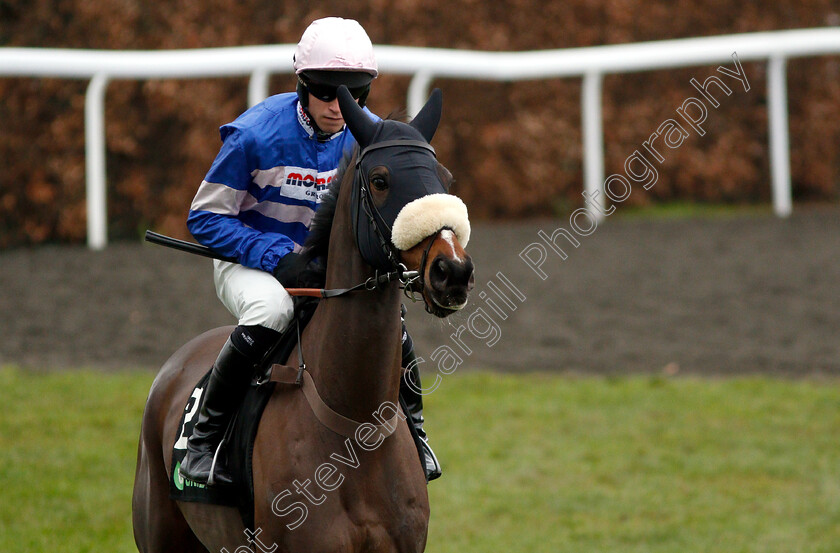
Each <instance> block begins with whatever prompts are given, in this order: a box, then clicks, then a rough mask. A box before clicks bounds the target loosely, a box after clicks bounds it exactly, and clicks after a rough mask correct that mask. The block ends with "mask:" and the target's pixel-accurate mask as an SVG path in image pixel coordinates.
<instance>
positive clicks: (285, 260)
mask: <svg viewBox="0 0 840 553" xmlns="http://www.w3.org/2000/svg"><path fill="white" fill-rule="evenodd" d="M298 258H299V255H298V254H296V253H294V252H289V253H287V254H286V255H284V256H283V257H281V258H280V262H279V263H278V264H277V267H275V268H274V271H272V274H273V275H274V278H276V279H277V282H279V283H280V284H282V285H283V288H294V287H295V285H297V279H298V273H299V272H300V263H299V260H298Z"/></svg>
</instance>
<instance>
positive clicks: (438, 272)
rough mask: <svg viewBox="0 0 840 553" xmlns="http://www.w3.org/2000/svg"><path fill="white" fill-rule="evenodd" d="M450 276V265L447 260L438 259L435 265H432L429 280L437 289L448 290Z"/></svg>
mask: <svg viewBox="0 0 840 553" xmlns="http://www.w3.org/2000/svg"><path fill="white" fill-rule="evenodd" d="M449 274H450V270H449V265H448V264H447V263H446V260H445V259H443V258H438V259H436V260H435V262H434V263H432V268H431V269H430V274H429V280H430V281H431V284H432V286H433V287H434V288H435V289H437V290H443V289H444V288H446V284H447V281H448V280H449Z"/></svg>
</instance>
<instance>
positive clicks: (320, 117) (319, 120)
mask: <svg viewBox="0 0 840 553" xmlns="http://www.w3.org/2000/svg"><path fill="white" fill-rule="evenodd" d="M357 101H358V100H357ZM309 115H311V116H312V119H314V120H315V124H316V125H318V128H319V129H321V130H322V131H324V132H325V133H329V134H332V133H334V132H338V131H340V130H341V129H342V128H343V127H344V117H343V116H342V115H341V109H340V108H339V107H338V98H333V99H332V100H331V101H329V102H324V101H322V100H319V99H318V98H316V97H315V96H314V95H313V94H311V93H310V94H309Z"/></svg>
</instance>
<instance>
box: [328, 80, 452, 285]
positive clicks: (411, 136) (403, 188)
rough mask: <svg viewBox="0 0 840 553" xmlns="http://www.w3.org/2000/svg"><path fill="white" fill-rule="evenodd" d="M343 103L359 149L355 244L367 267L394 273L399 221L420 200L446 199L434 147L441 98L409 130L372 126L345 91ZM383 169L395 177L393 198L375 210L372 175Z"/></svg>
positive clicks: (393, 125) (390, 193) (390, 194)
mask: <svg viewBox="0 0 840 553" xmlns="http://www.w3.org/2000/svg"><path fill="white" fill-rule="evenodd" d="M338 99H339V105H340V107H341V112H342V116H343V117H344V120H345V122H346V123H347V127H348V128H349V129H350V132H352V133H353V136H354V137H355V138H356V140H357V142H358V143H359V147H360V151H359V153H358V157H357V160H356V181H357V182H354V184H353V195H354V198H353V200H352V203H353V215H352V216H353V227H354V231H355V236H356V242H357V245H358V247H359V250H360V252H361V253H362V257H363V258H364V259H365V261H366V262H367V263H369V264H370V265H371V266H373V267H374V268H376V269H379V270H391V269H393V268H394V261H393V259H392V258H393V252H391V248H392V246H391V230H392V227H393V225H394V221H395V220H396V219H397V215H398V214H399V213H400V211H401V210H402V209H403V208H404V207H405V206H406V205H407V204H409V203H411V202H413V201H414V200H416V199H418V198H422V197H424V196H428V195H431V194H446V193H447V190H446V187H445V185H444V184H443V181H442V180H441V177H440V175H439V174H438V169H437V167H438V163H437V159H436V158H435V153H434V149H433V148H432V147H431V146H430V145H429V140H431V138H432V137H433V136H434V133H435V130H436V129H437V125H438V123H439V121H440V114H441V94H440V91H439V90H435V92H434V93H432V96H431V97H430V98H429V101H428V102H427V103H426V105H425V106H424V107H423V109H422V110H420V113H418V115H417V117H415V118H414V120H412V122H411V123H409V124H407V123H402V122H399V121H393V120H383V121H372V120H371V119H370V118H369V117H368V115H367V114H365V113H364V111H363V110H362V109H361V108H360V107H359V106H358V104H356V102H355V100H353V98H352V96H351V95H350V93H349V91H347V90H346V89H344V90H342V88H339V92H338ZM379 166H383V167H386V168H387V169H388V173H389V175H390V187H389V190H388V197H387V198H386V200H385V201H384V202H383V204H382V205H380V206H374V205H373V202H372V199H371V198H369V197H368V200H370V202H369V204H368V205H367V206H365V205H364V204H363V202H364V201H365V198H364V196H365V195H368V196H369V188H368V175H369V174H370V171H371V170H372V169H373V168H375V167H379ZM360 196H361V197H360ZM371 217H372V218H373V223H371V221H370V218H371Z"/></svg>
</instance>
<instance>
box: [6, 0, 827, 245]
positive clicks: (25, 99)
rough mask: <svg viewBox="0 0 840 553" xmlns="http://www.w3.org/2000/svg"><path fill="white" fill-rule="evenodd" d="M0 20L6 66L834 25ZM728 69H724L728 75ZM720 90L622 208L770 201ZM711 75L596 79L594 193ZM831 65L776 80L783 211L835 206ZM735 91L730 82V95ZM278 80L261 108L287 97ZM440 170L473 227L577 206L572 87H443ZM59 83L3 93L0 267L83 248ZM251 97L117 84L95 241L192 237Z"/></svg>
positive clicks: (361, 16)
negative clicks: (73, 245)
mask: <svg viewBox="0 0 840 553" xmlns="http://www.w3.org/2000/svg"><path fill="white" fill-rule="evenodd" d="M354 4H361V3H348V2H338V1H324V2H282V1H279V0H271V1H269V0H237V1H233V0H205V1H202V2H197V1H195V0H170V1H166V2H154V3H153V2H142V1H140V0H118V1H113V0H0V46H37V47H75V48H104V49H169V48H197V47H214V46H235V45H248V44H271V43H289V42H295V41H296V40H297V39H298V37H299V35H300V33H301V32H302V30H303V28H305V26H306V25H307V24H308V22H309V21H311V20H312V19H315V18H318V17H323V16H327V15H340V16H343V17H351V18H355V19H358V20H359V21H361V22H362V24H363V25H364V26H365V27H366V29H367V30H368V32H369V34H370V36H371V38H372V39H373V41H374V43H377V44H395V45H409V46H434V47H446V48H466V49H477V50H532V49H546V48H563V47H574V46H589V45H598V44H617V43H625V42H636V41H646V40H660V39H670V38H681V37H690V36H707V35H719V34H727V33H738V32H751V31H761V30H772V29H786V28H802V27H821V26H829V25H837V24H838V23H840V1H838V0H804V1H792V0H783V1H780V2H774V3H769V2H740V1H735V0H706V1H698V2H693V3H691V5H686V4H687V3H683V2H677V3H672V2H664V1H663V2H656V3H651V2H642V1H640V0H567V1H565V2H543V1H542V0H507V1H497V2H487V1H478V0H465V1H461V2H451V1H441V0H425V1H420V0H390V1H389V0H372V1H370V2H367V3H365V4H366V5H364V6H356V5H354ZM730 67H731V66H730ZM744 70H745V71H746V74H747V77H748V78H749V82H750V85H751V89H750V91H749V92H745V91H744V90H743V89H742V88H741V89H738V88H737V87H734V86H733V87H732V88H733V90H734V92H733V94H732V95H731V96H729V97H726V98H722V100H721V106H720V107H719V108H718V109H713V110H710V113H709V117H708V120H707V121H706V123H705V125H704V126H705V129H706V131H707V132H706V135H705V136H703V137H699V136H697V135H696V134H694V133H692V136H691V137H690V138H689V139H687V140H686V141H685V143H684V144H683V145H682V146H680V147H679V148H678V149H676V150H671V151H669V152H668V155H667V157H666V160H665V162H663V163H662V164H661V165H659V166H657V169H658V173H659V174H658V180H657V184H656V185H655V186H654V187H653V188H652V189H651V190H650V191H647V192H645V191H643V190H642V189H641V187H636V188H634V190H633V193H632V195H631V197H630V199H629V200H628V201H627V203H628V204H630V203H632V204H645V203H649V202H654V201H666V200H685V201H699V202H732V203H756V202H767V201H769V199H770V184H769V167H768V156H767V147H766V145H767V115H766V92H765V87H766V79H765V66H764V64H759V63H745V64H744ZM714 73H715V67H712V66H709V67H695V68H688V69H679V70H667V71H656V72H649V73H638V74H627V75H616V76H608V77H606V78H605V80H604V103H603V110H604V128H605V152H606V158H607V167H606V170H607V174H610V173H612V172H620V171H623V164H624V160H625V159H626V158H627V156H628V155H630V154H631V153H632V152H633V151H634V150H637V149H640V148H641V147H642V143H643V142H644V141H645V140H646V139H647V138H648V137H649V136H650V134H651V133H652V132H653V131H655V130H656V128H657V127H658V126H659V124H660V123H661V122H662V121H664V120H665V119H668V118H673V117H674V116H675V109H676V108H677V107H679V106H680V104H681V103H682V102H683V101H684V100H685V99H686V98H688V97H689V96H696V95H697V93H696V91H694V89H693V88H691V86H690V84H689V80H690V79H691V78H692V77H694V78H697V79H698V80H700V81H701V82H702V81H703V80H704V79H705V78H706V77H707V76H709V75H712V74H714ZM838 77H840V56H826V57H821V58H813V59H797V60H792V61H791V62H790V63H789V65H788V95H789V105H790V131H791V164H792V173H793V181H794V196H795V199H796V200H797V201H803V200H807V201H836V200H837V198H838V196H840V150H838V148H837V145H838V143H839V142H840V140H838V139H840V130H838V129H840V125H838V122H840V78H838ZM727 82H729V83H731V84H734V85H737V84H738V83H737V82H735V81H732V80H730V81H727ZM292 83H293V81H292V80H291V79H290V78H289V77H288V76H277V77H274V78H273V79H272V83H271V90H272V93H274V92H282V91H285V90H290V89H291V86H292ZM407 84H408V79H407V78H404V77H396V76H391V75H383V76H382V77H381V78H380V79H379V80H378V81H377V82H376V86H375V89H374V92H373V94H372V98H371V100H370V102H369V105H370V106H371V108H372V109H373V110H374V111H376V112H378V113H380V114H387V113H389V112H391V111H392V110H394V109H395V108H398V107H402V106H404V103H405V92H406V88H407ZM434 84H435V86H439V87H441V88H442V89H443V91H444V98H445V100H444V110H445V111H444V120H443V123H442V126H441V128H440V130H439V131H438V134H437V136H436V138H435V145H436V147H437V149H438V152H439V158H440V159H441V160H442V161H443V162H444V163H445V164H446V165H447V166H448V167H449V168H450V169H451V170H452V172H453V173H454V174H455V176H456V179H457V181H458V185H457V190H456V192H457V193H458V194H460V195H461V196H463V197H464V199H465V201H466V202H467V203H468V205H469V206H470V210H471V214H472V215H473V217H474V218H484V219H487V218H519V217H528V216H551V215H557V214H560V213H564V212H567V211H568V210H569V209H572V208H575V207H577V206H579V205H581V204H582V198H581V195H580V193H581V188H582V185H581V181H582V170H581V154H582V146H581V129H580V87H581V83H580V80H579V79H564V80H551V81H528V82H520V83H495V82H491V83H487V82H475V81H464V80H437V81H436V82H435V83H434ZM86 85H87V83H86V82H81V81H73V80H58V79H29V78H0V97H2V98H3V101H2V103H0V120H2V122H3V123H2V129H0V159H2V160H3V164H2V165H3V171H2V173H0V247H5V246H11V245H21V244H34V243H42V242H47V241H59V242H81V241H83V240H84V238H85V195H84V170H85V168H84V128H83V108H84V92H85V87H86ZM246 90H247V81H246V80H245V79H211V80H150V81H141V82H138V81H113V82H112V83H111V84H110V85H109V86H108V90H107V99H106V109H107V116H106V120H107V144H108V153H107V163H108V187H109V188H108V200H109V234H110V238H111V239H121V238H135V237H137V236H139V234H140V233H141V232H142V231H143V230H144V229H145V228H149V227H153V228H155V229H157V230H160V231H163V232H166V233H169V234H172V235H175V236H182V237H184V236H186V234H187V232H186V229H185V226H184V218H185V215H186V210H187V208H188V206H189V202H190V200H191V198H192V196H193V194H194V192H195V189H196V187H197V185H198V183H199V182H200V181H201V178H202V177H203V175H204V172H205V171H206V170H207V168H208V167H209V164H210V162H211V161H212V159H213V157H214V155H215V153H216V151H217V149H218V146H219V138H218V132H217V129H218V126H219V125H220V124H222V123H224V122H227V121H229V120H231V119H233V118H235V117H236V116H237V115H238V114H239V113H240V112H241V111H242V110H244V109H245V107H246Z"/></svg>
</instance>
